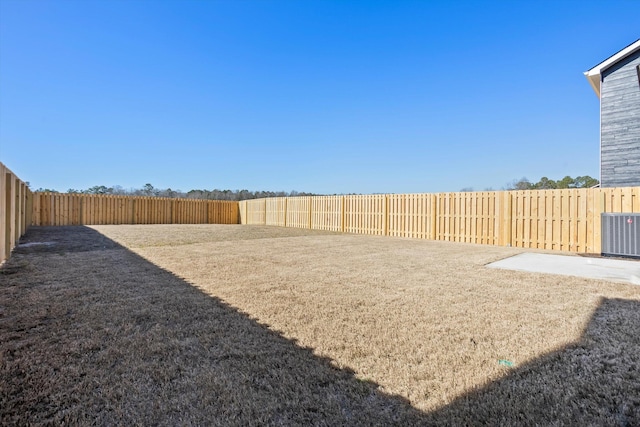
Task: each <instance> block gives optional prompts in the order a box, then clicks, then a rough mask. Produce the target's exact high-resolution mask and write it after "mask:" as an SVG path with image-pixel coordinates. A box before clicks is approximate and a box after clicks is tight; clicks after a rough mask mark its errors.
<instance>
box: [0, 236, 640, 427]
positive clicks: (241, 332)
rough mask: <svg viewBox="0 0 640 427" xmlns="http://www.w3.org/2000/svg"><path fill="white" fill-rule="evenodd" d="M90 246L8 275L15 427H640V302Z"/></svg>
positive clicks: (48, 254)
mask: <svg viewBox="0 0 640 427" xmlns="http://www.w3.org/2000/svg"><path fill="white" fill-rule="evenodd" d="M92 228H93V229H95V230H97V231H99V232H100V233H102V235H99V234H97V233H95V232H93V231H92V230H89V229H87V228H66V229H65V230H64V231H65V234H61V231H63V230H62V229H60V228H58V229H52V228H43V229H32V231H31V232H30V234H29V235H28V236H27V237H28V238H29V239H31V240H40V241H53V240H56V241H58V240H65V241H66V243H65V242H62V243H59V244H58V245H53V246H47V247H32V248H30V249H29V250H25V252H30V253H17V254H16V255H15V256H14V257H13V258H12V259H11V260H10V263H9V264H8V265H7V267H11V268H14V270H13V271H12V274H4V275H0V290H1V291H2V292H0V302H1V303H2V304H0V307H2V310H3V311H2V313H0V314H1V317H0V322H1V323H0V338H2V340H1V341H0V342H1V344H0V349H1V350H2V352H1V353H0V356H1V357H2V359H1V362H2V364H1V371H0V380H1V382H0V387H1V388H0V407H1V408H2V409H0V416H1V417H2V418H0V421H6V422H12V421H17V422H24V421H36V422H38V421H52V422H60V421H64V420H67V421H71V422H74V421H76V422H77V421H82V420H85V421H86V420H94V421H95V420H97V421H96V422H97V423H98V424H112V423H127V424H130V423H150V424H153V423H160V424H175V423H195V424H236V425H250V424H271V425H282V424H284V425H288V424H326V425H340V424H352V425H353V424H364V425H388V424H404V425H417V424H469V423H471V424H481V423H487V424H501V423H502V424H514V423H519V424H558V425H562V424H608V425H634V424H638V423H640V399H639V397H638V396H640V366H639V364H640V337H639V336H638V333H637V331H638V330H639V329H640V287H637V286H632V285H624V284H616V283H609V282H604V281H595V280H588V279H581V278H571V277H562V276H554V275H542V274H532V273H524V272H509V271H504V270H496V269H488V268H485V267H484V265H485V264H486V263H489V262H492V261H495V260H498V259H501V258H504V257H506V256H509V255H512V254H515V253H518V252H520V251H518V250H516V249H512V248H499V247H490V246H475V245H465V244H448V243H443V242H430V241H418V240H405V239H390V238H380V237H368V236H355V235H338V234H331V233H323V232H309V231H308V230H298V229H284V228H270V227H256V226H215V225H213V226H212V225H204V226H166V225H163V226H94V227H92ZM39 233H40V234H39ZM74 233H75V235H76V237H69V236H72V235H73V234H74ZM104 236H106V237H107V238H105V237H104ZM115 242H117V243H115ZM119 244H120V245H123V246H119ZM125 247H126V248H127V249H128V250H126V249H125ZM19 252H20V251H19ZM12 266H13V267H12ZM16 266H18V267H16ZM307 348H308V349H310V350H306V349H307ZM500 360H508V361H511V362H513V363H514V366H513V367H508V366H505V365H502V364H500V363H499V361H500ZM394 396H397V397H394ZM408 403H410V405H409V404H408ZM83 417H84V418H83Z"/></svg>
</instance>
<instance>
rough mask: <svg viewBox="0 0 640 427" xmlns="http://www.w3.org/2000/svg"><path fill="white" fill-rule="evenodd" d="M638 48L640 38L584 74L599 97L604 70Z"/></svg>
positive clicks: (639, 48)
mask: <svg viewBox="0 0 640 427" xmlns="http://www.w3.org/2000/svg"><path fill="white" fill-rule="evenodd" d="M637 50H640V39H638V40H636V41H635V42H633V43H631V44H630V45H629V46H627V47H625V48H624V49H622V50H621V51H619V52H617V53H615V54H614V55H612V56H610V57H609V58H607V59H605V60H604V61H602V62H601V63H599V64H598V65H596V66H595V67H593V68H592V69H590V70H589V71H585V73H584V75H585V76H586V77H587V80H589V84H590V85H591V87H592V88H593V90H594V91H595V93H596V95H598V98H599V97H600V81H601V80H602V72H603V71H604V70H606V69H607V68H609V67H611V66H612V65H614V64H615V63H617V62H619V61H621V60H623V59H624V58H626V57H627V56H629V55H631V54H632V53H635V52H636V51H637Z"/></svg>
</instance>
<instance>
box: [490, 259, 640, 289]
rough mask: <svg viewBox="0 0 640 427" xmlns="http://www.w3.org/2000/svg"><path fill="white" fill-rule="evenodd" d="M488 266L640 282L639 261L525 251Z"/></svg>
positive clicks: (636, 283) (614, 280)
mask: <svg viewBox="0 0 640 427" xmlns="http://www.w3.org/2000/svg"><path fill="white" fill-rule="evenodd" d="M487 267H489V268H502V269H506V270H518V271H528V272H531V273H548V274H560V275H564V276H578V277H586V278H589V279H601V280H609V281H612V282H622V283H631V284H634V285H640V260H638V261H636V260H621V259H610V258H593V257H581V256H572V255H552V254H539V253H522V254H519V255H515V256H512V257H510V258H505V259H503V260H500V261H496V262H493V263H491V264H487Z"/></svg>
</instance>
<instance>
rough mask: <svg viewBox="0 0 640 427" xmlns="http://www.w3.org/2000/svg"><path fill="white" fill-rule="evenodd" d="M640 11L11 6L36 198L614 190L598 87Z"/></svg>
mask: <svg viewBox="0 0 640 427" xmlns="http://www.w3.org/2000/svg"><path fill="white" fill-rule="evenodd" d="M639 16H640V1H637V0H633V1H631V0H629V1H615V0H614V1H606V2H605V1H551V0H549V1H544V0H543V1H540V0H538V1H426V0H425V1H401V0H396V1H364V0H363V1H276V0H264V1H262V0H261V1H257V0H256V1H239V0H234V1H204V0H201V1H196V0H186V1H178V0H175V1H152V0H130V1H125V0H115V1H97V0H94V1H84V0H82V1H74V0H64V1H61V0H52V1H45V0H37V1H29V0H20V1H15V0H0V161H2V162H3V163H4V164H5V165H6V166H7V167H9V168H10V169H12V170H13V171H14V172H15V173H16V174H17V175H18V176H19V177H20V178H22V179H23V180H25V181H29V182H30V183H31V186H32V188H39V187H45V188H53V189H56V190H58V191H63V192H64V191H67V189H69V188H76V189H85V188H88V187H91V186H94V185H106V186H113V185H120V186H122V187H124V188H125V189H129V188H140V187H142V186H143V185H144V184H146V183H151V184H153V185H154V186H155V187H156V188H168V187H169V188H172V189H174V190H176V189H179V190H183V191H188V190H191V189H213V188H218V189H232V190H235V189H248V190H272V191H278V190H284V191H290V190H297V191H308V192H315V193H323V194H333V193H409V192H444V191H458V190H460V189H462V188H464V187H472V188H474V189H476V190H484V189H486V188H493V189H501V188H503V187H504V186H505V185H506V184H507V183H509V182H511V181H513V180H514V179H518V178H521V177H527V178H529V179H530V180H532V181H537V180H538V179H539V178H540V177H542V176H547V177H549V178H552V179H559V178H562V177H563V176H565V175H571V176H577V175H591V176H593V177H595V178H599V115H598V114H599V113H598V112H599V101H598V98H597V97H596V95H595V93H594V92H593V90H592V89H591V87H590V86H589V84H588V82H587V80H586V79H585V77H584V76H583V74H582V73H583V72H584V71H586V70H587V69H589V68H591V67H592V66H594V65H596V64H597V63H599V62H600V61H602V60H604V59H606V58H607V57H609V56H610V55H612V54H614V53H615V52H617V51H618V50H620V49H622V48H624V47H625V46H626V45H628V44H629V43H631V42H633V41H635V40H636V39H638V38H640V21H639V20H638V17H639Z"/></svg>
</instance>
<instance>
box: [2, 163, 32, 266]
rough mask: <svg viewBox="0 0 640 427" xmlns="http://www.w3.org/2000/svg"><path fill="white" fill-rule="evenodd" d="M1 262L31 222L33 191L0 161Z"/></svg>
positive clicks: (9, 253) (7, 256)
mask: <svg viewBox="0 0 640 427" xmlns="http://www.w3.org/2000/svg"><path fill="white" fill-rule="evenodd" d="M0 194H1V195H2V196H0V264H1V263H2V262H4V261H5V260H6V259H7V258H9V256H10V255H11V250H12V249H13V248H14V247H15V246H16V244H17V243H18V241H19V240H20V236H22V235H23V234H24V233H25V232H26V231H27V227H28V226H29V225H30V224H31V212H32V202H33V193H31V191H30V190H29V188H28V187H27V184H26V183H25V182H23V181H21V180H20V178H18V177H17V176H16V175H14V173H13V172H11V171H10V170H9V169H8V168H7V167H6V166H5V165H4V164H2V163H0Z"/></svg>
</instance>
